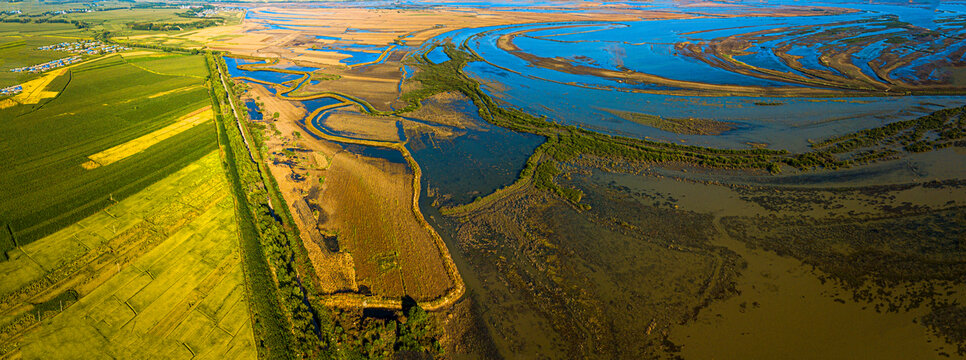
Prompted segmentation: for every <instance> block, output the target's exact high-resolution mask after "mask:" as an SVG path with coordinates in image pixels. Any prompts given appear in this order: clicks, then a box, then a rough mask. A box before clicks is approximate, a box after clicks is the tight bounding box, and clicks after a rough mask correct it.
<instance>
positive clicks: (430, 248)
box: [320, 153, 453, 300]
mask: <svg viewBox="0 0 966 360" xmlns="http://www.w3.org/2000/svg"><path fill="white" fill-rule="evenodd" d="M343 154H344V155H343ZM412 176H413V174H411V173H409V172H408V171H407V169H406V166H405V165H402V164H397V163H390V162H387V161H384V160H381V159H373V158H363V157H361V156H357V155H353V154H349V153H341V154H340V155H339V156H336V157H335V158H333V160H332V167H331V168H330V169H329V170H327V171H326V181H325V184H324V186H323V189H322V196H321V198H322V208H323V210H324V211H325V213H326V214H327V217H328V221H327V222H326V223H325V224H320V225H321V226H322V227H324V228H325V229H326V230H327V231H328V232H331V233H336V234H338V238H339V244H340V246H341V247H342V248H343V249H345V250H346V251H347V252H349V253H351V254H352V257H353V260H354V262H355V271H356V277H357V279H358V282H359V285H365V286H367V287H369V289H370V290H371V291H372V293H373V295H379V296H385V297H399V296H402V295H405V294H409V295H411V296H413V297H414V298H416V299H417V300H429V299H436V298H438V297H440V296H442V295H444V294H445V292H446V291H447V290H448V289H450V288H451V287H453V284H452V281H451V280H450V278H449V275H448V274H447V272H446V268H445V265H444V264H443V261H442V259H441V257H440V254H439V249H437V248H436V245H435V243H434V239H433V238H432V236H431V235H430V234H429V233H428V232H427V231H426V229H425V228H424V227H423V226H422V224H420V223H419V222H418V221H417V219H416V218H414V217H413V216H412V209H411V208H410V207H411V206H412V194H413V188H412Z"/></svg>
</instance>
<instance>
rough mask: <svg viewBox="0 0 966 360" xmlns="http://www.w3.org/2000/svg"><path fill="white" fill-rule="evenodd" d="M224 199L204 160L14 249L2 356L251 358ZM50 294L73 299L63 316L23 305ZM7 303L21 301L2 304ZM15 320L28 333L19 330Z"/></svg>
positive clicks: (215, 164)
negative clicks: (146, 354)
mask: <svg viewBox="0 0 966 360" xmlns="http://www.w3.org/2000/svg"><path fill="white" fill-rule="evenodd" d="M229 191H230V190H229V188H228V186H227V181H226V178H225V174H224V171H223V169H222V167H221V164H220V162H219V158H218V156H217V155H216V154H215V153H210V154H208V155H207V156H205V157H203V158H202V159H201V160H198V161H196V162H195V163H193V164H191V165H189V166H187V167H185V168H184V169H182V170H180V171H178V172H176V173H174V174H172V175H170V176H168V177H167V178H165V179H163V180H161V181H159V182H157V183H155V184H153V185H151V186H149V187H148V188H146V189H144V190H142V191H141V192H139V193H137V194H135V195H133V196H131V197H129V198H127V199H125V200H123V201H121V202H119V203H118V204H116V205H114V206H111V207H110V208H109V209H106V210H104V211H101V212H98V213H97V214H95V215H93V216H90V217H88V218H86V219H84V220H82V221H80V222H78V223H76V224H74V225H72V226H70V227H68V228H65V229H63V230H61V231H58V232H57V233H55V234H53V235H51V236H48V237H45V238H43V239H40V240H38V241H36V242H34V243H31V244H29V245H27V246H24V247H23V248H22V249H19V250H16V251H17V252H18V253H19V255H18V256H14V257H12V258H11V259H10V260H8V261H6V262H3V263H0V267H3V271H5V274H9V276H6V277H5V279H6V278H9V279H10V280H11V281H10V282H7V281H5V282H4V284H3V289H0V291H2V295H0V296H2V299H4V300H3V301H2V305H0V309H3V310H0V312H2V313H3V314H2V316H3V317H2V318H0V329H2V330H0V343H4V344H7V345H5V346H4V347H3V348H0V354H2V353H3V352H7V354H12V355H14V356H15V357H16V356H22V357H23V358H27V359H31V358H50V357H52V356H53V357H57V358H67V357H70V356H72V354H86V355H85V357H98V358H100V357H115V358H118V357H119V358H131V357H138V354H143V351H144V349H147V348H150V349H151V353H152V354H154V355H155V356H160V357H164V358H191V357H200V358H231V359H236V358H240V359H245V358H254V357H255V347H254V342H253V337H252V330H251V324H250V321H249V315H248V305H247V303H246V301H247V300H246V296H245V286H244V274H243V272H242V268H241V267H240V266H239V265H240V262H241V258H240V255H239V253H238V248H237V246H238V243H237V240H236V239H237V235H236V234H237V225H236V222H235V209H234V205H233V203H232V201H231V199H232V198H231V197H230V196H228V195H229ZM16 268H29V269H31V270H33V271H20V272H16V271H13V269H16ZM65 268H66V269H78V270H77V271H75V272H73V273H69V270H65ZM37 270H39V271H37ZM58 273H66V276H62V278H63V280H61V281H58V282H56V283H50V281H46V280H47V279H50V278H52V277H56V276H57V275H56V274H58ZM38 283H39V284H41V285H40V286H38V285H37V284H38ZM43 285H47V287H46V289H41V290H33V291H29V290H30V289H38V288H42V287H43ZM68 288H69V290H67V291H64V289H68ZM25 289H26V290H27V291H26V292H25ZM57 293H71V294H74V296H75V297H79V300H77V301H76V303H73V302H72V301H67V304H68V305H69V306H66V308H65V309H63V311H58V308H57V307H56V306H54V307H53V309H49V311H47V310H44V309H42V306H41V305H30V304H41V303H44V302H45V301H46V303H50V302H51V301H50V300H49V298H53V299H58V297H57V296H52V294H57ZM24 300H26V301H24ZM14 301H19V302H20V303H25V304H28V305H21V306H14V307H12V308H11V306H10V305H14V303H13V302H14ZM25 307H26V309H25ZM31 307H32V309H30V308H31ZM28 309H29V310H28ZM24 314H26V317H27V319H23V317H24ZM35 317H36V318H39V319H40V321H41V323H40V324H37V322H36V320H35ZM22 323H27V324H28V325H26V326H23V325H21V326H20V327H19V329H23V331H22V332H18V331H16V329H17V328H18V327H17V326H16V324H22ZM11 324H14V325H11ZM11 329H13V330H11Z"/></svg>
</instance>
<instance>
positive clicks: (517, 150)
mask: <svg viewBox="0 0 966 360" xmlns="http://www.w3.org/2000/svg"><path fill="white" fill-rule="evenodd" d="M454 110H456V111H460V112H462V113H464V114H466V115H468V116H470V117H471V118H472V119H473V120H474V123H475V125H476V126H478V127H479V129H464V130H460V129H454V130H453V131H456V132H462V133H464V134H463V135H461V136H457V137H454V138H452V139H440V138H437V137H435V136H434V135H433V134H432V133H424V134H421V135H420V136H418V137H413V138H411V139H409V142H408V143H407V147H408V148H409V150H410V152H411V153H412V154H413V158H415V159H416V162H417V163H419V164H420V167H421V168H422V170H423V174H424V176H423V179H424V187H425V188H427V189H428V188H430V187H432V188H433V189H434V191H435V192H436V193H437V195H438V196H439V197H440V198H441V201H440V205H458V204H465V203H469V202H470V201H472V200H473V199H474V198H475V197H477V196H484V195H487V194H489V193H492V192H493V191H496V190H497V189H499V188H501V187H504V186H507V185H509V184H511V183H513V181H514V180H516V178H517V177H518V176H519V174H520V171H521V170H523V166H524V165H525V164H526V160H527V158H528V157H529V156H530V154H533V150H534V149H536V148H537V146H539V145H540V144H541V143H543V141H544V139H543V137H541V136H535V135H531V134H525V133H517V132H513V131H510V130H507V129H504V128H501V127H498V126H494V125H490V124H489V123H486V122H485V121H484V120H483V119H482V118H480V117H479V115H478V113H477V111H476V107H475V106H473V104H472V103H469V102H466V101H460V102H457V103H456V104H455V109H454ZM454 164H459V171H454Z"/></svg>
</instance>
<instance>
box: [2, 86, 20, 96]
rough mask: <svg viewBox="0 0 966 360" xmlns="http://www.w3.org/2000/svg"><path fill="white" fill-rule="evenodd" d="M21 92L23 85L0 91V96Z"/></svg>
mask: <svg viewBox="0 0 966 360" xmlns="http://www.w3.org/2000/svg"><path fill="white" fill-rule="evenodd" d="M21 91H23V85H14V86H8V87H5V88H3V89H0V96H2V95H13V94H19V93H20V92H21Z"/></svg>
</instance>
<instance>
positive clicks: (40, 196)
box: [0, 51, 215, 250]
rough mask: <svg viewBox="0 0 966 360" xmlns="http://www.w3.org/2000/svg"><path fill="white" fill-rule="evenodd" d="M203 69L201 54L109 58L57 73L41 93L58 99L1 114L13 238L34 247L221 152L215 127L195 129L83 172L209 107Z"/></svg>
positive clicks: (1, 204)
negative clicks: (110, 154) (38, 241)
mask: <svg viewBox="0 0 966 360" xmlns="http://www.w3.org/2000/svg"><path fill="white" fill-rule="evenodd" d="M203 71H204V64H203V58H202V57H200V56H185V55H174V54H164V53H153V52H143V51H142V52H129V53H124V54H113V55H107V56H104V57H101V58H97V59H94V60H90V61H87V62H84V63H81V64H77V65H73V66H71V67H69V68H67V69H58V70H54V71H52V72H50V74H54V73H56V74H60V75H57V76H56V77H53V78H52V79H51V81H49V83H48V84H46V86H45V87H44V89H43V90H42V91H43V92H45V93H48V94H51V95H52V96H49V97H43V98H42V99H39V100H38V101H37V102H36V103H27V104H23V105H16V106H12V107H6V108H4V109H0V117H2V118H3V119H4V121H3V122H2V123H0V131H3V132H4V133H5V134H9V136H4V137H3V138H2V139H0V149H2V152H3V154H4V157H5V158H6V159H7V162H6V164H7V166H4V167H3V169H2V170H0V184H2V186H0V188H2V190H0V195H2V196H0V198H2V199H3V201H0V222H2V223H3V224H4V225H3V226H4V227H7V228H8V232H10V233H12V234H13V236H14V238H16V242H17V243H18V244H19V245H26V244H29V243H30V242H32V241H34V240H36V239H38V238H41V237H43V236H45V235H47V234H50V233H52V232H53V231H56V230H57V229H59V228H61V227H63V226H66V225H68V224H70V223H73V222H75V221H78V220H80V219H82V218H84V217H86V216H89V215H91V214H93V213H94V212H96V211H98V210H101V209H103V208H104V207H106V206H108V205H109V204H111V203H112V201H114V200H120V199H123V198H125V197H126V196H128V195H130V194H133V193H135V192H137V191H138V190H140V189H142V188H144V187H145V186H147V185H150V184H151V183H153V182H154V181H157V180H159V179H161V178H163V177H165V176H166V175H168V174H170V173H172V172H174V171H176V170H178V169H180V168H181V167H183V166H185V165H187V164H189V163H191V162H192V161H194V160H196V159H198V158H199V157H201V156H202V155H203V154H206V153H208V152H210V151H211V150H212V149H214V147H215V140H214V133H213V132H212V131H211V128H210V127H208V126H193V127H190V128H185V129H179V131H178V132H177V133H172V134H168V135H170V136H167V137H166V138H164V139H160V138H156V139H155V140H160V141H155V142H153V143H152V144H143V145H150V146H138V147H136V148H127V149H128V150H130V151H126V152H125V154H124V155H125V156H123V157H118V158H117V159H113V160H114V161H112V162H111V163H110V164H109V165H104V164H102V165H104V166H100V167H97V168H96V169H88V168H90V166H88V167H84V166H83V165H84V164H85V163H87V162H88V161H90V158H89V157H91V156H95V157H97V156H96V154H99V153H102V152H104V151H109V149H111V148H114V147H116V146H120V145H122V144H125V143H128V142H130V141H136V139H139V138H141V137H143V136H148V135H149V134H152V133H153V132H155V131H161V130H162V129H164V128H166V127H168V126H171V125H172V124H174V123H175V122H177V121H178V119H180V118H182V117H184V116H185V115H188V114H190V113H192V112H194V111H196V110H198V109H201V108H203V107H205V106H209V105H210V100H209V97H208V95H207V92H206V90H205V88H204V86H203V85H204V80H203V78H202V76H201V74H203ZM45 76H51V75H45ZM210 118H211V117H210V113H209V116H208V118H207V119H205V118H199V119H197V120H198V122H200V123H204V122H206V121H208V120H210ZM135 150H137V151H135ZM4 250H8V249H4Z"/></svg>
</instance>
